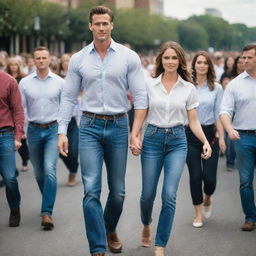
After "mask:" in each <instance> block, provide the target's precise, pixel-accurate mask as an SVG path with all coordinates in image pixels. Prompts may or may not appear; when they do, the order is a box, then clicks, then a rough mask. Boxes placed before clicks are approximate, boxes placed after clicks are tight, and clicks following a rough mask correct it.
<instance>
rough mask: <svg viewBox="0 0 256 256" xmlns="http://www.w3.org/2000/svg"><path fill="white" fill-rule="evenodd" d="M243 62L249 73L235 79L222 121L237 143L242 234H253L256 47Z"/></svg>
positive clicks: (245, 53)
mask: <svg viewBox="0 0 256 256" xmlns="http://www.w3.org/2000/svg"><path fill="white" fill-rule="evenodd" d="M242 58H243V59H244V62H245V72H243V73H241V74H240V75H239V76H237V77H236V78H235V79H233V80H232V81H231V82H230V83H229V85H228V87H227V89H226V90H225V93H224V96H223V101H222V106H221V112H220V115H221V116H220V118H221V121H222V123H223V125H224V127H225V129H226V131H227V132H228V135H229V137H230V139H231V140H234V141H235V150H236V155H237V167H238V171H239V176H240V196H241V202H242V207H243V211H244V214H245V223H244V225H243V226H242V230H243V231H252V230H253V229H254V227H255V222H256V206H255V201H254V190H253V177H254V165H255V162H256V118H255V109H256V44H251V45H247V46H245V47H244V49H243V55H242ZM231 120H233V121H231Z"/></svg>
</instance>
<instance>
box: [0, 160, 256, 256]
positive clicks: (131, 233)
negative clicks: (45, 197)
mask: <svg viewBox="0 0 256 256" xmlns="http://www.w3.org/2000/svg"><path fill="white" fill-rule="evenodd" d="M17 161H18V164H19V163H20V159H19V157H18V159H17ZM224 166H225V165H224V159H223V158H221V159H220V162H219V172H218V186H217V190H216V193H215V195H214V199H213V204H214V208H213V215H212V217H211V218H210V219H209V220H208V221H207V222H206V223H205V226H204V227H203V228H201V229H195V228H193V227H192V219H193V208H192V205H191V199H190V193H189V186H188V172H187V169H186V168H185V170H184V173H183V176H182V180H181V183H180V187H179V191H178V199H177V210H176V217H175V221H174V227H173V232H172V236H171V238H170V241H169V243H168V246H167V249H166V252H167V255H168V256H256V230H255V231H253V232H248V233H247V232H241V231H240V226H241V225H242V223H243V213H242V210H241V207H240V199H239V191H238V175H237V173H236V172H231V173H228V172H226V171H225V168H224ZM67 175H68V173H67V170H66V169H65V167H64V165H63V163H62V162H61V160H60V161H59V163H58V193H57V200H56V205H55V211H54V216H53V217H54V221H55V229H54V230H53V231H51V232H46V231H41V230H40V220H41V219H40V214H39V209H40V194H39V190H38V187H37V185H36V183H35V180H34V176H33V173H32V167H31V166H30V170H29V171H28V172H26V173H20V175H19V178H18V179H19V184H20V190H21V195H22V205H21V213H22V221H21V226H20V227H18V228H9V227H8V226H7V224H8V216H9V210H8V207H7V203H6V199H5V194H4V189H3V188H0V256H87V255H89V252H88V243H87V241H86V239H85V232H84V223H83V214H82V207H81V204H82V203H81V202H82V193H83V186H82V184H81V181H79V183H78V185H77V186H76V187H73V188H70V187H67V186H66V180H67ZM103 176H104V177H103V181H104V184H103V190H102V201H103V202H105V200H106V195H107V189H106V182H105V180H106V179H105V172H104V174H103ZM79 180H80V175H79ZM255 180H256V179H255ZM140 185H141V174H140V162H139V158H135V157H133V156H131V155H129V160H128V167H127V179H126V187H127V189H126V191H127V192H126V194H127V196H126V200H125V205H124V211H123V214H122V217H121V220H120V223H119V226H118V233H119V236H120V238H121V240H122V242H123V248H124V250H123V253H122V254H119V255H120V256H147V255H148V256H151V255H153V248H149V249H146V248H142V247H141V246H140V232H141V227H142V226H141V223H140V215H139V194H140ZM159 185H160V186H161V183H160V184H159ZM160 186H159V187H160ZM255 187H256V185H255ZM159 192H160V189H159V190H158V197H157V199H156V203H155V208H154V216H155V217H154V220H153V230H154V231H155V228H156V221H157V217H156V216H157V215H158V213H159V210H160V205H161V204H160V193H159ZM107 255H112V254H107Z"/></svg>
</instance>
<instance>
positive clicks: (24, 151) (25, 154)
mask: <svg viewBox="0 0 256 256" xmlns="http://www.w3.org/2000/svg"><path fill="white" fill-rule="evenodd" d="M18 152H19V154H20V157H21V160H22V165H23V166H27V165H28V160H29V151H28V145H27V140H26V139H22V140H21V147H20V148H19V150H18Z"/></svg>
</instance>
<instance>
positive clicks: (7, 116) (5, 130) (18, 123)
mask: <svg viewBox="0 0 256 256" xmlns="http://www.w3.org/2000/svg"><path fill="white" fill-rule="evenodd" d="M23 127H24V110H23V106H22V101H21V95H20V91H19V87H18V84H17V82H16V80H15V79H14V78H12V77H11V76H10V75H8V74H7V73H5V72H2V71H0V174H1V175H2V177H3V180H4V182H5V185H6V197H7V201H8V204H9V207H10V210H11V213H10V218H9V226H10V227H17V226H19V224H20V192H19V187H18V182H17V179H16V165H15V150H18V149H19V147H20V146H21V142H20V141H21V137H22V135H23Z"/></svg>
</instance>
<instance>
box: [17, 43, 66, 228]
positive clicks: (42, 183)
mask: <svg viewBox="0 0 256 256" xmlns="http://www.w3.org/2000/svg"><path fill="white" fill-rule="evenodd" d="M34 62H35V66H36V71H35V72H34V73H32V74H30V75H28V76H27V77H25V78H23V79H22V80H21V81H20V90H21V94H22V100H23V104H24V108H25V111H26V113H27V118H28V122H29V124H28V131H27V137H28V147H29V152H30V157H31V162H32V165H33V167H34V173H35V178H36V181H37V183H38V186H39V189H40V192H41V194H42V205H41V216H42V222H41V225H42V227H43V230H52V229H53V227H54V224H53V220H52V211H53V206H54V202H55V198H56V190H57V180H56V164H57V159H58V148H57V141H58V135H57V132H58V123H57V119H58V113H59V104H60V98H61V92H62V88H63V86H64V80H63V79H62V78H61V77H59V76H57V75H56V74H54V73H52V72H51V71H50V70H49V63H50V53H49V50H48V49H47V48H46V47H42V46H41V47H37V48H36V49H35V51H34Z"/></svg>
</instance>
